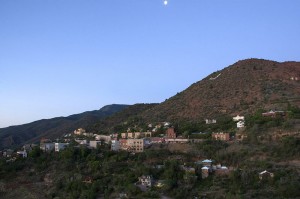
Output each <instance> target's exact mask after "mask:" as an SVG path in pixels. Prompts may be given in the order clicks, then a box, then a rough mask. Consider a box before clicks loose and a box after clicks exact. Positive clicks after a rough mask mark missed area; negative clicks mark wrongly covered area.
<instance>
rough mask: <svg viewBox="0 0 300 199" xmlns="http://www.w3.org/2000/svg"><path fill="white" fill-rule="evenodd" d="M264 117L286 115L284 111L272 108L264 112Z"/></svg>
mask: <svg viewBox="0 0 300 199" xmlns="http://www.w3.org/2000/svg"><path fill="white" fill-rule="evenodd" d="M262 116H264V117H277V116H285V112H284V111H273V110H270V111H269V112H265V113H262Z"/></svg>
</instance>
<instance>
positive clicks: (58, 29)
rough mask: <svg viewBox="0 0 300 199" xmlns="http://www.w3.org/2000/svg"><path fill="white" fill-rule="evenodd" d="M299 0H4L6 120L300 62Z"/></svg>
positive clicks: (158, 98) (1, 121) (2, 122)
mask: <svg viewBox="0 0 300 199" xmlns="http://www.w3.org/2000/svg"><path fill="white" fill-rule="evenodd" d="M299 36H300V1H299V0H251V1H250V0H169V3H168V5H167V6H164V5H163V0H0V75H1V78H0V96H1V97H0V127H6V126H9V125H17V124H23V123H28V122H31V121H34V120H38V119H44V118H52V117H56V116H67V115H70V114H74V113H80V112H83V111H88V110H95V109H99V108H101V107H102V106H104V105H107V104H112V103H122V104H134V103H142V102H145V103H150V102H162V101H164V100H165V99H167V98H169V97H171V96H173V95H174V94H176V93H177V92H180V91H182V90H184V89H186V88H187V87H188V86H189V85H191V84H192V83H194V82H196V81H199V80H201V79H202V78H204V77H205V76H207V75H208V74H210V73H212V72H214V71H216V70H219V69H222V68H224V67H227V66H228V65H230V64H233V63H235V62H236V61H238V60H241V59H246V58H264V59H271V60H275V61H287V60H292V61H299V60H300V37H299Z"/></svg>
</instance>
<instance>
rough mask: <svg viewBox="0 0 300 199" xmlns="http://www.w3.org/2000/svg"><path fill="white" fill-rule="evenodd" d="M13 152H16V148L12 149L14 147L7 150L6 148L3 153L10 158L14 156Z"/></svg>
mask: <svg viewBox="0 0 300 199" xmlns="http://www.w3.org/2000/svg"><path fill="white" fill-rule="evenodd" d="M13 152H14V150H12V149H7V150H4V151H3V153H2V154H3V157H7V158H10V157H12V155H13Z"/></svg>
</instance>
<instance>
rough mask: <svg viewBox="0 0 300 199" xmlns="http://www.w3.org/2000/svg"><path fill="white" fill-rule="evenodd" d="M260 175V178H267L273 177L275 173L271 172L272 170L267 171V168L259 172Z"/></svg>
mask: <svg viewBox="0 0 300 199" xmlns="http://www.w3.org/2000/svg"><path fill="white" fill-rule="evenodd" d="M258 176H259V179H260V180H265V179H269V178H273V177H274V174H273V173H271V172H269V171H267V170H264V171H262V172H260V173H259V174H258Z"/></svg>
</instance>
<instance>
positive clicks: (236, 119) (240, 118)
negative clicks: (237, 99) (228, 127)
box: [232, 115, 245, 122]
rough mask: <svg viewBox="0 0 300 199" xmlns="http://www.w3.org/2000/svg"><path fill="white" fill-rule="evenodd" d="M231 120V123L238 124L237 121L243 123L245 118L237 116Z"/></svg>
mask: <svg viewBox="0 0 300 199" xmlns="http://www.w3.org/2000/svg"><path fill="white" fill-rule="evenodd" d="M232 119H233V121H235V122H238V121H241V120H242V121H244V120H245V117H244V116H240V115H237V116H236V117H233V118H232Z"/></svg>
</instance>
